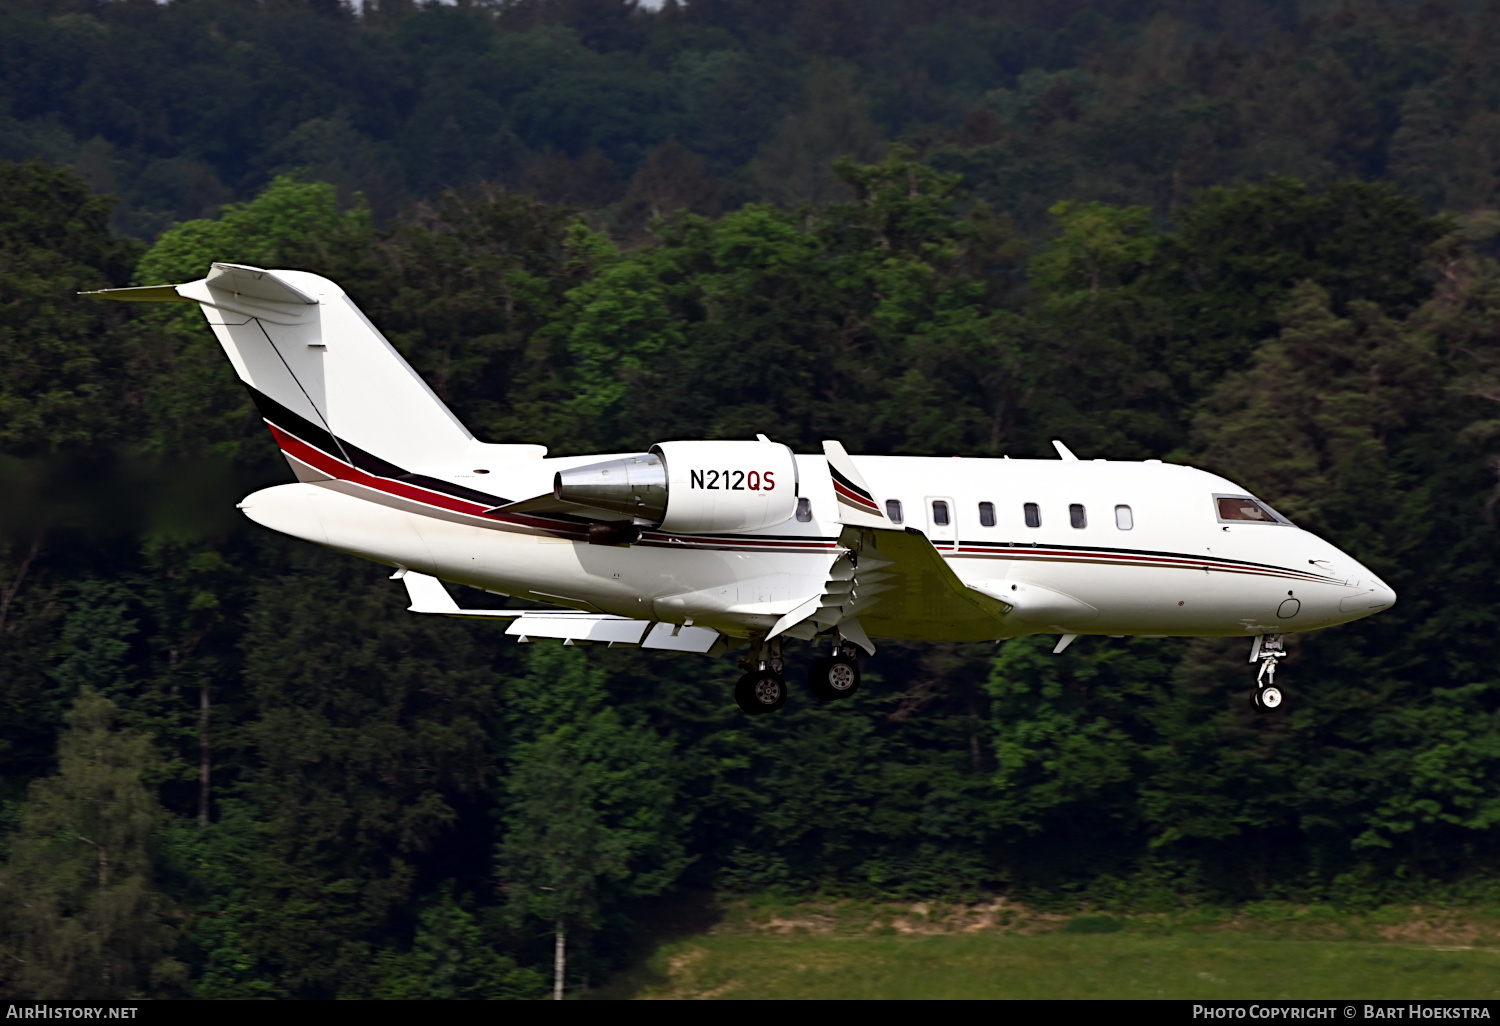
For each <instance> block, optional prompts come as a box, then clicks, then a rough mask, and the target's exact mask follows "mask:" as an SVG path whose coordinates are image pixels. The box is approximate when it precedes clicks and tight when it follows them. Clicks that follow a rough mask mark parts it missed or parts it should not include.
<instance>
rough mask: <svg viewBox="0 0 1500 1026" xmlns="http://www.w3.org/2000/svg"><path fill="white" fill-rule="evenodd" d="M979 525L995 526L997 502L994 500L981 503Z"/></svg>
mask: <svg viewBox="0 0 1500 1026" xmlns="http://www.w3.org/2000/svg"><path fill="white" fill-rule="evenodd" d="M979 526H980V527H994V526H995V504H994V503H993V502H981V503H980V504H979Z"/></svg>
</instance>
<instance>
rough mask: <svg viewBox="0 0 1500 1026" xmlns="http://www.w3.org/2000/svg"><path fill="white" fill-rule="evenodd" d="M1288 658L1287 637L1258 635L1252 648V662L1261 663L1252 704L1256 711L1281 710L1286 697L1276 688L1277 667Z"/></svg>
mask: <svg viewBox="0 0 1500 1026" xmlns="http://www.w3.org/2000/svg"><path fill="white" fill-rule="evenodd" d="M1285 658H1286V637H1285V635H1282V634H1257V635H1256V636H1255V641H1254V643H1253V644H1252V645H1251V646H1250V661H1251V662H1252V663H1256V662H1258V663H1260V672H1259V673H1257V674H1256V675H1255V691H1254V693H1253V694H1251V696H1250V704H1251V705H1252V706H1254V707H1255V708H1256V709H1262V710H1266V711H1271V710H1274V709H1279V708H1281V703H1282V702H1283V701H1284V696H1283V695H1282V693H1281V689H1280V688H1278V687H1277V686H1276V665H1277V663H1278V662H1280V661H1281V660H1282V659H1285Z"/></svg>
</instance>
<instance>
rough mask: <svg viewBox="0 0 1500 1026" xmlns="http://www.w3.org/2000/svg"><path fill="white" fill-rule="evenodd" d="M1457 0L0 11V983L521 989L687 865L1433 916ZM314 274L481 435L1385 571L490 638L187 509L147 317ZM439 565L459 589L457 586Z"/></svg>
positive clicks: (1462, 837)
mask: <svg viewBox="0 0 1500 1026" xmlns="http://www.w3.org/2000/svg"><path fill="white" fill-rule="evenodd" d="M1497 53H1500V5H1497V4H1496V3H1494V2H1492V0H1487V2H1486V3H1484V4H1480V5H1456V4H1445V3H1425V4H1422V5H1421V6H1416V5H1408V4H1397V3H1391V4H1377V3H1368V4H1348V5H1343V6H1334V5H1332V4H1321V3H1307V4H1299V3H1296V2H1294V0H1271V2H1262V0H1178V2H1152V0H1136V2H1125V0H1122V2H1108V0H1101V2H1093V3H1084V2H1069V0H1047V2H1045V3H1044V2H1030V0H1015V2H1009V3H980V2H966V0H924V2H915V0H912V2H906V0H801V2H796V0H756V2H748V0H693V2H690V3H685V4H683V3H668V4H667V5H666V6H665V7H663V8H662V9H661V10H660V11H656V12H652V11H646V10H642V9H638V8H636V7H634V6H633V5H632V4H630V3H628V2H619V0H516V2H509V3H494V4H477V3H468V4H460V5H458V6H418V5H412V4H409V3H404V2H399V0H386V2H380V3H375V2H366V4H365V5H364V8H363V12H362V13H361V14H355V13H353V12H351V11H350V10H348V9H347V8H345V7H343V6H340V5H339V4H337V3H334V2H332V0H268V2H264V3H250V2H244V0H180V2H174V3H170V4H157V3H154V2H150V0H120V2H114V3H95V2H90V0H4V2H3V3H0V98H3V99H0V158H4V159H5V160H8V161H10V162H9V163H4V164H0V454H3V462H0V527H3V538H0V865H3V868H0V923H3V924H4V929H3V930H0V992H3V993H5V994H7V995H19V996H33V997H94V996H97V997H109V996H122V995H127V994H143V995H157V996H178V995H181V996H203V997H210V996H335V995H337V996H349V997H358V996H386V997H476V996H477V997H500V996H517V997H525V996H532V995H537V994H540V993H542V992H543V991H544V989H545V987H544V983H543V980H544V976H543V973H542V972H539V971H538V967H545V965H546V964H547V963H548V961H549V959H550V955H551V939H550V934H551V931H552V929H553V924H554V923H555V922H556V921H558V920H562V921H564V922H565V923H566V924H567V927H568V930H569V933H570V936H571V938H572V941H571V946H572V950H573V951H574V952H575V957H574V958H573V959H571V960H570V963H569V965H570V970H569V971H570V974H571V975H570V984H571V985H576V984H580V983H585V982H586V981H588V980H590V979H593V980H595V981H597V980H599V979H601V978H602V976H603V975H604V974H607V973H608V972H610V971H611V970H612V969H614V968H617V967H619V966H620V965H622V964H624V963H625V962H626V961H628V960H629V959H630V958H631V957H633V954H634V953H635V952H636V951H638V946H639V943H640V938H641V936H642V927H641V926H640V925H639V924H640V923H641V922H642V921H643V918H642V917H643V916H646V915H648V914H649V912H650V909H651V908H652V907H653V903H654V902H661V901H665V900H670V899H672V898H673V896H676V895H682V894H684V893H688V892H695V891H700V892H701V891H717V892H721V893H735V892H766V891H774V892H777V893H781V894H784V895H797V894H815V893H825V894H830V893H831V894H844V895H862V896H873V897H907V898H918V897H920V898H928V897H952V898H959V899H970V898H975V897H977V896H980V895H983V894H987V893H995V892H997V891H1003V892H1006V893H1008V894H1010V895H1012V896H1014V897H1017V898H1020V899H1023V900H1025V901H1028V902H1032V903H1036V904H1040V905H1049V904H1050V905H1070V904H1071V905H1077V904H1078V903H1080V902H1082V903H1088V904H1090V905H1092V906H1095V907H1102V908H1134V909H1141V908H1159V909H1160V908H1174V907H1181V906H1183V905H1191V904H1195V903H1222V904H1234V903H1243V902H1247V901H1255V900H1265V899H1284V900H1292V901H1327V902H1332V903H1334V904H1336V905H1339V906H1341V907H1366V906H1370V905H1374V904H1379V903H1382V902H1392V901H1408V900H1423V901H1450V902H1469V901H1493V900H1494V899H1495V898H1496V896H1497V886H1496V885H1497V871H1500V843H1497V842H1500V669H1497V668H1500V631H1497V629H1496V628H1497V624H1496V610H1497V599H1500V595H1497V589H1500V583H1497V582H1500V546H1497V535H1496V525H1495V506H1496V502H1497V499H1500V490H1497V474H1500V408H1497V405H1496V404H1497V402H1500V268H1497V264H1496V262H1495V256H1496V253H1497V241H1496V240H1497V237H1500V215H1497V214H1496V211H1495V208H1496V206H1497V202H1500V197H1497V189H1500V61H1496V60H1495V59H1494V57H1495V55H1496V54H1497ZM216 259H226V260H235V261H242V262H247V263H254V264H262V265H269V266H289V267H299V268H306V269H309V270H313V271H317V272H319V273H322V274H326V275H328V276H330V277H332V278H334V279H335V280H337V281H339V282H340V284H342V285H343V286H344V287H345V288H346V289H347V290H348V291H349V293H350V294H351V295H352V296H353V297H354V298H355V300H356V301H357V302H358V303H359V304H360V305H361V306H362V307H363V308H364V310H365V311H366V312H367V313H368V314H369V316H370V317H371V318H372V320H374V322H375V323H377V324H378V325H380V326H381V327H382V328H383V329H384V330H385V331H386V332H387V333H388V334H389V336H390V338H391V339H392V341H393V342H394V343H395V344H396V345H397V346H398V348H400V349H401V350H402V352H403V353H405V354H406V355H407V357H408V358H409V359H410V360H411V361H412V363H413V364H414V365H415V366H416V367H417V368H418V369H419V370H420V371H421V372H422V373H423V374H424V375H425V376H426V377H427V380H429V381H430V382H431V383H432V384H433V387H434V388H435V389H436V390H437V391H438V392H439V394H440V395H441V396H442V397H443V398H444V399H445V400H446V401H448V402H449V403H450V404H451V405H452V406H453V408H454V410H455V411H456V412H457V413H458V415H459V416H460V417H461V418H462V419H463V420H464V422H465V423H466V424H467V425H469V426H470V427H471V428H472V429H473V430H474V431H475V432H476V434H478V435H479V436H480V437H482V438H485V439H486V440H491V441H507V440H524V441H533V442H543V443H546V444H547V445H549V446H551V447H552V451H553V452H554V453H559V454H561V453H574V452H591V451H620V450H631V449H639V448H642V447H645V446H647V445H649V444H650V443H652V442H655V441H659V440H662V439H667V438H676V437H748V436H750V435H752V434H753V433H754V432H757V431H764V432H766V433H767V434H769V435H771V436H772V437H773V438H776V439H778V440H781V441H785V442H787V443H789V444H792V445H794V446H796V447H798V448H799V449H800V450H802V451H808V450H815V449H816V447H817V445H818V442H819V441H820V440H821V439H823V438H837V439H840V440H842V441H843V442H844V443H845V445H846V446H848V447H849V448H850V449H851V450H852V451H855V452H892V453H914V454H915V453H928V454H941V455H952V454H965V455H976V456H997V455H1001V454H1010V455H1013V456H1017V457H1046V456H1048V455H1050V446H1049V445H1048V440H1049V439H1051V438H1063V439H1065V440H1066V441H1067V443H1068V444H1069V445H1070V446H1071V447H1072V448H1073V449H1074V450H1076V451H1077V452H1079V453H1080V455H1082V456H1083V457H1085V458H1090V457H1106V458H1114V459H1140V458H1153V457H1154V458H1163V459H1167V460H1176V461H1183V462H1191V463H1193V464H1195V465H1200V466H1205V467H1208V468H1211V469H1213V470H1216V471H1219V472H1221V473H1224V474H1226V475H1227V476H1228V477H1230V478H1232V479H1234V480H1237V481H1240V482H1242V483H1244V484H1245V485H1246V486H1248V487H1250V488H1252V489H1254V490H1255V491H1256V492H1257V493H1258V494H1260V495H1261V496H1263V497H1264V498H1266V499H1267V500H1269V501H1270V502H1272V503H1273V504H1274V505H1276V506H1277V507H1278V508H1280V509H1281V510H1282V511H1283V512H1285V513H1286V514H1288V515H1289V516H1290V517H1291V518H1292V519H1293V520H1295V521H1296V522H1298V523H1300V524H1302V525H1304V526H1306V527H1308V528H1309V529H1311V530H1314V531H1316V532H1318V533H1320V534H1322V535H1324V536H1326V537H1328V538H1329V539H1330V540H1332V541H1333V542H1334V543H1335V544H1337V545H1339V546H1340V547H1342V548H1345V549H1347V550H1349V551H1351V552H1353V553H1355V554H1356V555H1357V556H1358V557H1359V558H1360V559H1361V560H1362V561H1364V562H1365V563H1367V564H1368V565H1369V566H1371V567H1372V568H1373V569H1374V570H1375V571H1376V572H1378V573H1379V574H1381V575H1382V576H1383V577H1384V578H1385V579H1386V580H1387V581H1389V582H1391V583H1392V585H1393V586H1394V587H1395V588H1396V590H1397V592H1398V594H1399V595H1400V602H1399V603H1398V605H1397V606H1396V607H1395V608H1394V609H1393V610H1391V611H1389V612H1386V613H1383V614H1381V615H1380V616H1378V617H1375V618H1372V619H1370V620H1365V621H1361V622H1359V623H1356V624H1353V625H1349V626H1345V627H1341V628H1338V629H1334V630H1330V631H1325V632H1319V633H1316V634H1313V635H1310V636H1299V637H1298V638H1297V639H1296V641H1295V642H1294V643H1293V646H1292V657H1291V659H1290V660H1289V662H1288V664H1287V666H1286V668H1285V671H1284V675H1285V677H1286V679H1287V682H1288V683H1289V684H1290V695H1291V698H1290V702H1289V706H1288V708H1287V709H1286V710H1285V711H1284V712H1283V713H1281V714H1279V715H1276V716H1266V715H1261V714H1256V713H1254V712H1253V711H1252V710H1251V708H1250V707H1249V704H1248V702H1247V700H1246V699H1247V695H1248V692H1249V689H1250V685H1251V681H1252V673H1251V669H1250V668H1249V667H1248V666H1247V665H1246V663H1245V657H1246V645H1247V644H1248V643H1247V642H1244V641H1243V640H1242V639H1241V640H1180V639H1167V640H1109V639H1085V640H1084V641H1081V642H1079V643H1078V644H1076V645H1074V646H1073V647H1072V648H1070V649H1069V650H1068V652H1067V653H1066V654H1064V655H1062V656H1053V655H1051V654H1050V648H1051V643H1052V639H1049V638H1039V639H1023V640H1019V641H1013V642H1009V643H1007V644H1005V645H1003V646H1000V647H999V648H996V647H994V646H991V645H973V646H963V645H900V644H887V645H883V646H882V649H881V652H880V654H879V655H878V656H877V657H876V658H875V659H874V660H872V661H871V662H870V664H869V667H868V671H867V682H868V683H867V685H866V688H865V690H864V691H862V692H861V694H860V695H859V696H857V698H856V699H854V700H852V701H850V702H847V703H839V704H837V705H835V706H832V707H822V706H819V705H818V704H817V703H814V702H810V701H805V700H804V701H794V702H793V703H791V704H789V706H788V708H787V709H786V710H784V711H783V712H782V713H781V714H779V715H777V716H772V717H764V718H760V719H756V720H746V719H745V718H743V717H742V716H741V714H740V713H739V712H738V711H737V710H736V709H735V707H734V705H733V703H732V701H730V699H729V689H730V684H731V682H732V680H733V678H734V677H735V676H736V673H737V670H736V669H735V667H734V666H733V665H732V661H730V660H724V661H720V662H711V661H703V660H697V659H691V658H671V657H662V656H653V655H650V654H648V653H643V652H632V651H628V650H625V651H622V650H610V651H607V652H606V651H602V650H586V649H582V648H570V649H562V648H559V647H553V646H547V645H541V644H538V645H531V646H516V645H513V644H510V643H508V642H507V641H506V640H505V639H503V638H502V637H501V635H500V634H499V632H498V631H495V630H494V629H493V628H492V627H490V626H486V625H478V626H475V625H471V624H467V623H461V622H451V621H443V620H435V619H431V618H423V617H415V616H412V615H410V614H408V613H406V612H405V606H406V599H405V597H404V594H403V593H402V591H401V589H400V586H399V584H397V583H395V582H392V581H389V580H387V572H386V571H384V570H382V569H381V568H379V567H375V566H372V565H368V564H364V563H360V562H359V561H357V560H354V559H351V558H347V557H341V556H336V555H332V554H328V553H324V552H322V551H320V550H317V549H315V548H313V547H311V546H308V545H304V544H301V543H297V542H293V541H290V540H288V539H284V538H280V537H278V536H273V535H271V534H270V533H268V532H265V531H262V530H260V529H258V528H256V527H254V526H253V525H250V524H248V523H247V522H245V521H244V520H243V519H242V518H240V517H239V515H238V514H237V513H236V511H235V510H234V503H235V501H237V500H238V498H239V497H241V496H242V495H243V494H245V493H246V492H248V491H250V490H252V489H253V488H255V487H260V486H264V485H268V484H273V483H278V482H281V481H284V480H287V479H288V475H287V471H286V468H285V466H284V465H283V464H282V463H281V461H280V459H279V457H278V455H277V454H276V451H275V449H274V447H273V445H272V444H271V442H270V439H269V438H268V437H267V436H266V432H265V431H264V428H263V426H262V425H260V423H259V422H258V420H257V419H256V418H255V417H254V416H253V415H252V412H251V408H250V406H249V404H248V402H247V400H246V398H245V396H244V395H243V393H242V392H241V391H240V390H239V388H238V387H237V385H236V383H235V381H234V380H233V376H232V374H231V373H230V371H229V368H228V366H227V364H226V362H225V361H224V359H223V357H222V355H221V353H220V352H219V350H218V347H217V344H216V343H215V342H214V341H213V339H212V337H211V335H210V334H209V332H208V331H207V330H206V329H205V328H204V326H203V325H202V324H201V322H200V321H198V320H196V319H195V315H191V314H179V313H177V312H176V311H168V312H163V311H162V310H160V309H146V310H139V309H134V308H130V307H124V306H118V305H114V304H97V303H92V302H88V301H83V300H79V299H77V298H75V293H76V292H78V291H80V290H83V289H91V288H98V287H105V286H123V285H128V284H133V283H141V284H146V283H157V282H169V281H184V280H190V279H193V278H197V277H200V276H201V275H202V274H203V272H204V270H205V268H206V267H207V265H208V263H209V262H210V261H211V260H216ZM466 600H473V597H469V598H468V599H466Z"/></svg>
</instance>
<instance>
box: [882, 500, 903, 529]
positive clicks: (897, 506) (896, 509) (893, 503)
mask: <svg viewBox="0 0 1500 1026" xmlns="http://www.w3.org/2000/svg"><path fill="white" fill-rule="evenodd" d="M885 515H886V516H888V517H890V518H891V523H893V524H899V523H901V500H900V499H886V500H885Z"/></svg>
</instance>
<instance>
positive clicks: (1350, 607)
mask: <svg viewBox="0 0 1500 1026" xmlns="http://www.w3.org/2000/svg"><path fill="white" fill-rule="evenodd" d="M1395 604H1396V592H1395V591H1394V590H1392V588H1391V586H1390V585H1388V584H1386V583H1385V582H1384V581H1382V580H1380V579H1379V578H1378V577H1371V578H1367V579H1366V580H1363V581H1356V582H1354V583H1353V586H1352V588H1351V590H1350V593H1349V594H1348V595H1345V596H1344V597H1343V598H1342V599H1340V600H1339V611H1340V612H1343V613H1354V614H1356V615H1358V616H1369V615H1370V614H1371V613H1378V612H1380V611H1381V610H1382V609H1389V608H1391V607H1392V606H1394V605H1395Z"/></svg>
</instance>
